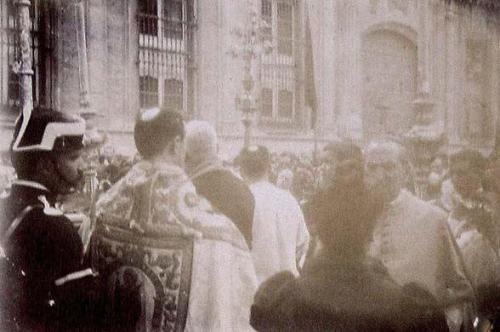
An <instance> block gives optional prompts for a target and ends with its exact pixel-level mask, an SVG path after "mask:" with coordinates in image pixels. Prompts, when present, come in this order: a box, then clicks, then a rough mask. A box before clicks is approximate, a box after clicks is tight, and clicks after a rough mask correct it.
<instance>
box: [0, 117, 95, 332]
mask: <svg viewBox="0 0 500 332" xmlns="http://www.w3.org/2000/svg"><path fill="white" fill-rule="evenodd" d="M84 132H85V122H84V120H83V119H81V118H78V117H72V116H69V115H67V114H63V113H60V112H56V111H53V110H44V109H35V110H34V111H33V114H30V112H27V113H25V114H22V115H21V116H20V118H19V119H18V121H17V122H16V126H15V131H14V139H13V142H12V144H11V158H12V163H13V166H14V168H15V170H16V173H17V180H15V181H14V183H13V185H12V189H11V192H10V195H9V196H7V197H5V198H4V199H3V200H2V201H1V202H0V204H1V209H0V218H1V219H0V244H1V249H2V256H1V265H0V267H1V271H0V274H1V277H0V278H1V280H2V283H3V284H2V285H1V293H2V303H1V308H0V311H1V314H2V317H1V322H0V323H1V326H0V329H1V330H2V331H3V330H9V331H10V330H22V331H25V330H30V331H31V330H36V331H39V330H42V331H45V330H58V329H64V328H65V327H63V326H67V325H64V324H65V323H63V322H62V321H61V318H62V317H65V318H64V320H66V321H67V320H68V319H69V320H71V319H72V317H75V315H77V314H76V313H75V311H73V310H72V309H71V308H70V306H69V305H68V302H67V300H68V298H67V297H66V296H62V294H63V293H64V292H66V291H68V290H69V288H68V284H71V282H69V280H74V279H78V278H81V277H82V276H85V275H89V274H91V271H90V270H86V271H85V270H84V271H82V267H81V261H82V255H83V247H82V241H81V239H80V237H79V236H78V233H77V231H76V229H75V228H74V226H73V225H72V223H71V221H70V220H69V219H68V218H67V217H66V216H65V215H64V214H63V212H62V211H61V210H59V209H58V208H56V207H55V203H56V198H57V195H59V194H66V193H69V192H70V191H71V190H73V188H74V187H75V186H76V185H77V184H78V183H79V181H80V179H81V174H82V173H81V171H80V169H81V166H82V160H81V158H80V152H81V150H82V148H83V135H84ZM70 293H73V295H74V296H76V292H74V291H70ZM60 296H61V297H60ZM63 298H64V299H63Z"/></svg>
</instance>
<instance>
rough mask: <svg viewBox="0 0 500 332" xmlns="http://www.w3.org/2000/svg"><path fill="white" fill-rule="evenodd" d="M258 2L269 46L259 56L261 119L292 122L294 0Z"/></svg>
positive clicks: (294, 99)
mask: <svg viewBox="0 0 500 332" xmlns="http://www.w3.org/2000/svg"><path fill="white" fill-rule="evenodd" d="M261 1H262V2H261V15H262V19H263V20H264V21H265V22H266V28H265V29H264V38H265V39H267V40H268V41H269V42H270V43H271V45H272V50H271V52H270V53H269V54H263V55H262V59H261V61H262V72H261V83H262V90H261V109H262V112H261V119H262V120H263V121H270V120H271V121H272V122H280V123H290V124H291V123H292V122H294V121H295V116H296V113H297V93H296V83H295V80H296V75H297V73H296V69H297V58H298V57H297V55H298V52H297V35H298V33H297V31H298V30H297V24H296V22H297V11H298V10H297V8H296V7H297V5H296V1H294V0H261Z"/></svg>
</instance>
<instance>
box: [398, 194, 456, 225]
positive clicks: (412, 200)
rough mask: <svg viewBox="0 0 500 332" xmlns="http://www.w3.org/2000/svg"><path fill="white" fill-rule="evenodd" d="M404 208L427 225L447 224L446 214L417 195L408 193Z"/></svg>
mask: <svg viewBox="0 0 500 332" xmlns="http://www.w3.org/2000/svg"><path fill="white" fill-rule="evenodd" d="M405 196H406V203H405V206H404V208H405V209H406V210H407V211H408V212H411V214H413V215H415V216H416V219H418V220H421V221H422V222H426V223H435V224H446V220H447V214H446V212H445V211H444V210H443V209H441V208H439V207H437V206H435V205H434V204H432V203H430V202H426V201H424V200H422V199H420V198H418V197H416V196H415V195H413V194H411V193H409V192H406V194H405Z"/></svg>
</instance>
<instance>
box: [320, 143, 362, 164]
mask: <svg viewBox="0 0 500 332" xmlns="http://www.w3.org/2000/svg"><path fill="white" fill-rule="evenodd" d="M323 151H325V152H326V153H328V154H329V155H331V156H332V157H333V158H334V159H335V160H339V161H341V160H347V159H354V160H358V161H360V162H363V152H362V151H361V148H360V147H359V146H357V145H356V144H355V143H354V142H352V141H351V140H342V141H336V142H331V143H328V144H327V145H325V147H324V148H323Z"/></svg>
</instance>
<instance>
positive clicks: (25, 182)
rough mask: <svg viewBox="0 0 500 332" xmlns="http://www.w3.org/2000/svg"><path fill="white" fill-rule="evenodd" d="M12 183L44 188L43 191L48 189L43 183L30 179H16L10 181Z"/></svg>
mask: <svg viewBox="0 0 500 332" xmlns="http://www.w3.org/2000/svg"><path fill="white" fill-rule="evenodd" d="M12 184H13V185H14V184H17V185H18V186H25V187H31V188H35V189H40V190H44V191H49V189H47V187H45V186H44V185H43V184H41V183H38V182H35V181H30V180H20V179H17V180H14V181H12Z"/></svg>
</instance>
